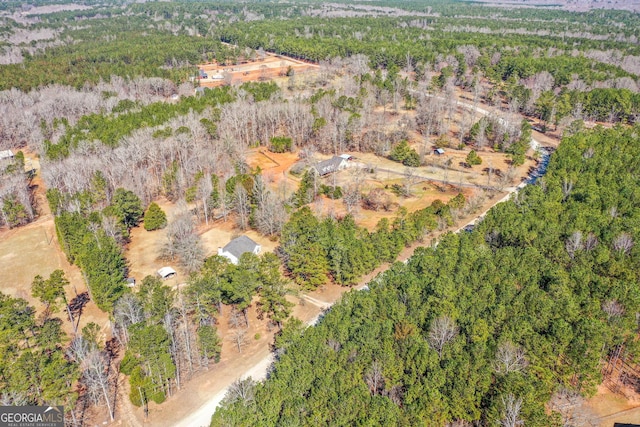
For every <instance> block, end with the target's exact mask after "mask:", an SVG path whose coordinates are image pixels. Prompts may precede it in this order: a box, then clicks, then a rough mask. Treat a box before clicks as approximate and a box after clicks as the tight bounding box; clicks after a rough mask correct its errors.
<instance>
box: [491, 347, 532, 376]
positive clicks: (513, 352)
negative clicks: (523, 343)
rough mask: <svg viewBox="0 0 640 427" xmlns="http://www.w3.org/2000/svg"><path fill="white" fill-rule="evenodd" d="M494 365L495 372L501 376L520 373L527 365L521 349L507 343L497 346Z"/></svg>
mask: <svg viewBox="0 0 640 427" xmlns="http://www.w3.org/2000/svg"><path fill="white" fill-rule="evenodd" d="M495 363H496V366H495V369H496V372H499V373H501V374H508V373H510V372H522V371H523V370H524V369H525V368H526V367H527V365H528V362H527V359H526V358H525V356H524V350H523V349H522V347H519V346H517V345H515V344H513V343H511V342H508V341H507V342H504V343H502V344H500V345H499V346H498V350H497V351H496V362H495Z"/></svg>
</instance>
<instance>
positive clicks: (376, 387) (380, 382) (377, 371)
mask: <svg viewBox="0 0 640 427" xmlns="http://www.w3.org/2000/svg"><path fill="white" fill-rule="evenodd" d="M364 381H365V382H366V383H367V385H368V386H369V391H370V392H371V394H372V395H377V394H380V393H382V391H383V390H384V375H383V373H382V366H381V364H380V362H378V361H377V360H374V361H373V363H372V364H371V368H369V369H368V370H367V372H366V373H365V375H364Z"/></svg>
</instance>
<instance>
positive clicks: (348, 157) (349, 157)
mask: <svg viewBox="0 0 640 427" xmlns="http://www.w3.org/2000/svg"><path fill="white" fill-rule="evenodd" d="M338 157H340V158H341V159H345V160H346V161H351V160H353V156H352V155H351V154H340V155H339V156H338Z"/></svg>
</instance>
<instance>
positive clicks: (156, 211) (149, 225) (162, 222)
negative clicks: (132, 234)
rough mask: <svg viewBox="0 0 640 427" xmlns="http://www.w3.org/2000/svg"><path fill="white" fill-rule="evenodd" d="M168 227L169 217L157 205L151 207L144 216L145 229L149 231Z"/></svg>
mask: <svg viewBox="0 0 640 427" xmlns="http://www.w3.org/2000/svg"><path fill="white" fill-rule="evenodd" d="M166 226H167V215H166V214H165V213H164V211H163V210H162V208H161V207H160V206H158V204H157V203H155V202H153V203H151V204H150V205H149V209H147V212H146V213H145V214H144V229H145V230H147V231H153V230H158V229H160V228H164V227H166Z"/></svg>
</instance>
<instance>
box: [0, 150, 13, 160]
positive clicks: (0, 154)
mask: <svg viewBox="0 0 640 427" xmlns="http://www.w3.org/2000/svg"><path fill="white" fill-rule="evenodd" d="M5 159H9V160H10V159H13V151H11V150H3V151H0V160H5Z"/></svg>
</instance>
